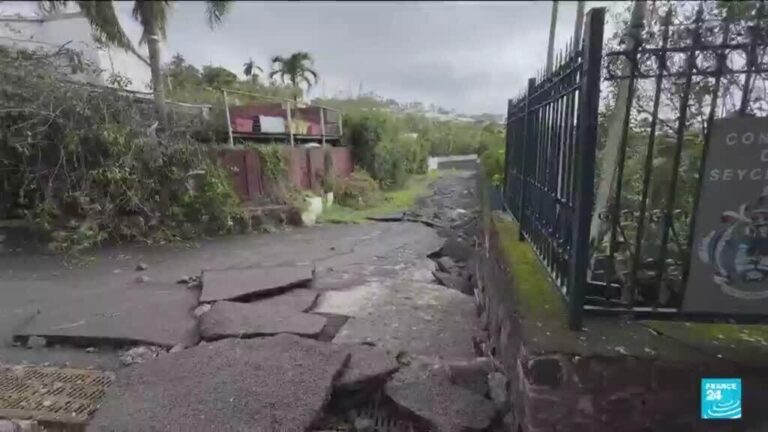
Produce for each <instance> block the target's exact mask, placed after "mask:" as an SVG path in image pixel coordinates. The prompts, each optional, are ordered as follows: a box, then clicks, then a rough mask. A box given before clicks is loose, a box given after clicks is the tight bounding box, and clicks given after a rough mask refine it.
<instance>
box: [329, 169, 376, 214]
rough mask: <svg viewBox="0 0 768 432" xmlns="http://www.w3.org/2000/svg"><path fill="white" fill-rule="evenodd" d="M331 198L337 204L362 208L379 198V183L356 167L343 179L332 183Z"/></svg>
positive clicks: (374, 202)
mask: <svg viewBox="0 0 768 432" xmlns="http://www.w3.org/2000/svg"><path fill="white" fill-rule="evenodd" d="M334 187H335V189H334V191H333V199H334V201H335V202H336V203H338V204H339V205H342V206H344V207H350V208H354V209H363V208H366V207H370V206H372V205H374V204H376V203H377V202H378V201H379V200H380V199H381V193H380V191H379V184H378V183H377V182H376V180H374V179H373V178H372V177H371V176H370V175H369V174H368V173H367V172H366V171H365V170H362V169H356V170H355V171H353V172H352V174H350V176H349V177H347V178H345V179H339V180H338V181H336V182H335V183H334Z"/></svg>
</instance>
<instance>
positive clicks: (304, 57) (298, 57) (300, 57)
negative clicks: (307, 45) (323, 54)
mask: <svg viewBox="0 0 768 432" xmlns="http://www.w3.org/2000/svg"><path fill="white" fill-rule="evenodd" d="M291 57H293V58H294V59H295V61H296V62H297V63H304V62H308V63H312V61H313V60H312V55H311V54H309V53H308V52H306V51H298V52H295V53H293V54H292V55H291Z"/></svg>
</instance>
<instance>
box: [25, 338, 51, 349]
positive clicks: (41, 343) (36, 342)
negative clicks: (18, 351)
mask: <svg viewBox="0 0 768 432" xmlns="http://www.w3.org/2000/svg"><path fill="white" fill-rule="evenodd" d="M47 343H48V341H47V340H46V339H45V338H44V337H41V336H30V337H29V339H27V348H45V345H46V344H47Z"/></svg>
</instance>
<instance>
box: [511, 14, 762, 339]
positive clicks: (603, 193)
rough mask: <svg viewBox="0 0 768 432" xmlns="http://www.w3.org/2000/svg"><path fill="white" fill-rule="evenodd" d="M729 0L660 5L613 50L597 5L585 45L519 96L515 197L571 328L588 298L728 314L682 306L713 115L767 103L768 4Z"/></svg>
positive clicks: (514, 127) (656, 311) (514, 112)
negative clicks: (730, 0) (564, 303)
mask: <svg viewBox="0 0 768 432" xmlns="http://www.w3.org/2000/svg"><path fill="white" fill-rule="evenodd" d="M744 3H747V2H744ZM744 3H740V4H741V5H743V4H744ZM648 4H650V3H648ZM723 4H726V3H719V2H698V3H686V4H683V3H680V4H675V2H671V4H669V5H668V7H669V9H668V10H666V11H664V10H661V8H659V9H656V7H655V5H651V6H650V7H651V8H652V9H651V10H650V11H649V12H648V15H651V16H650V17H647V18H650V19H646V20H645V22H648V23H651V25H649V26H647V27H645V28H639V29H630V31H629V32H628V33H627V35H625V37H624V40H623V42H624V44H623V47H613V46H612V47H609V48H608V49H607V50H606V52H605V53H603V48H602V32H603V20H604V12H603V11H602V10H595V9H593V10H592V11H590V12H589V14H588V17H587V22H586V26H585V32H584V38H583V41H582V43H581V46H580V47H568V48H567V49H566V51H565V52H564V53H563V54H562V55H561V57H560V59H559V61H558V62H557V63H556V67H555V69H554V70H553V71H551V72H549V73H544V74H540V75H539V76H538V77H537V78H532V79H531V80H530V81H529V82H528V87H527V89H526V91H525V92H524V93H523V94H522V95H521V96H519V97H517V98H515V99H513V100H510V102H509V105H508V116H507V156H506V157H507V160H506V171H505V173H506V175H505V183H504V185H505V190H504V196H505V205H506V207H507V209H508V210H509V211H510V212H511V213H512V215H513V216H514V217H515V218H516V219H517V220H518V222H519V223H520V233H521V237H525V239H527V240H528V241H530V243H531V245H532V246H533V248H534V249H535V250H536V252H537V254H538V255H539V258H540V259H541V261H542V263H543V264H544V265H545V266H546V268H547V269H548V271H549V273H550V275H551V276H552V278H553V280H554V281H555V283H556V284H557V285H558V286H559V288H560V290H561V291H562V292H563V294H564V295H565V297H566V299H567V301H568V305H569V312H570V323H571V327H572V328H579V327H580V322H581V315H582V313H583V310H585V309H587V310H592V311H602V312H619V313H627V312H629V313H633V314H635V315H638V316H641V315H653V316H662V317H682V318H686V319H707V320H708V319H712V318H719V317H723V316H725V315H724V314H693V315H691V314H683V313H681V306H682V304H683V299H684V297H685V289H684V288H685V285H686V281H687V277H688V273H689V259H690V256H691V252H690V251H691V249H692V237H693V233H694V227H695V224H696V220H695V219H696V218H695V211H694V209H696V208H697V202H698V198H699V195H700V189H701V182H700V179H701V177H702V175H701V173H702V170H703V169H704V163H705V159H706V154H707V146H708V144H709V139H710V135H711V131H712V125H713V122H714V121H715V120H716V119H718V118H721V117H726V116H729V115H731V114H733V115H742V116H743V115H759V116H765V115H766V113H768V80H766V78H767V75H768V63H767V62H766V60H767V59H766V57H768V35H767V34H766V33H767V32H766V28H768V21H766V8H765V4H764V2H762V1H761V2H751V3H750V4H751V5H752V8H751V9H749V8H746V9H745V8H744V7H723V6H722V5H723ZM644 7H648V6H644ZM745 10H746V12H745ZM653 14H655V16H654V15H653ZM601 58H602V60H601ZM601 63H604V64H601ZM603 67H604V71H603V70H602V68H603ZM601 87H602V89H601ZM601 90H602V93H603V94H604V96H605V100H604V101H603V104H602V106H599V100H600V93H601ZM596 160H597V161H599V162H600V164H599V166H598V167H596V166H595V161H596ZM729 318H731V317H730V316H729ZM740 319H744V320H751V319H752V318H750V317H746V316H742V317H740Z"/></svg>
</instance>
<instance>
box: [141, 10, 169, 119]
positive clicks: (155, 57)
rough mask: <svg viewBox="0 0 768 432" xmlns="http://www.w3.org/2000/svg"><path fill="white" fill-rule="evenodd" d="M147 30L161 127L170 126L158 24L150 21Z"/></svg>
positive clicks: (150, 62) (153, 86)
mask: <svg viewBox="0 0 768 432" xmlns="http://www.w3.org/2000/svg"><path fill="white" fill-rule="evenodd" d="M147 24H148V26H149V28H147V29H146V30H147V34H148V36H147V49H148V51H149V68H150V70H151V72H152V90H153V92H154V95H155V109H156V110H157V116H158V118H159V119H160V125H161V126H163V127H166V126H167V125H168V110H167V107H166V105H165V86H164V83H163V74H162V72H161V70H160V36H159V32H158V30H157V24H156V23H155V22H154V20H150V21H149V22H148V23H147Z"/></svg>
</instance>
